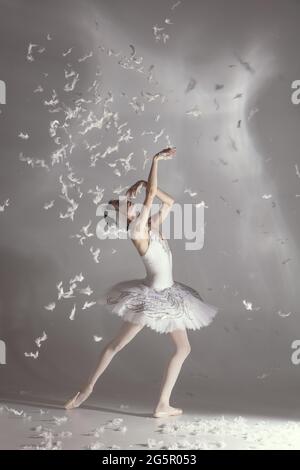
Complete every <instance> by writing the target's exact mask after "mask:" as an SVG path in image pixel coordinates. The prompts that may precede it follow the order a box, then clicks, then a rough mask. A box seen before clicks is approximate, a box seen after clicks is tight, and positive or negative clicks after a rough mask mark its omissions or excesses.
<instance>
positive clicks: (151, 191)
mask: <svg viewBox="0 0 300 470" xmlns="http://www.w3.org/2000/svg"><path fill="white" fill-rule="evenodd" d="M158 161H159V154H156V155H154V157H153V160H152V165H151V169H150V173H149V177H148V181H147V186H146V197H145V200H144V203H143V207H142V210H141V212H140V214H139V216H138V217H137V219H136V223H135V231H136V230H137V232H138V233H139V235H140V237H141V238H144V236H145V232H146V229H147V228H148V218H149V214H150V211H151V206H152V204H153V200H154V198H155V196H156V192H157V168H158Z"/></svg>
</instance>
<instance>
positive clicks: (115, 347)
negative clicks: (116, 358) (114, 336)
mask: <svg viewBox="0 0 300 470" xmlns="http://www.w3.org/2000/svg"><path fill="white" fill-rule="evenodd" d="M126 344H127V343H124V342H123V341H111V342H110V343H109V344H108V345H107V346H106V350H107V351H108V352H110V353H111V354H112V355H114V354H117V353H118V352H119V351H121V349H123V348H124V346H126Z"/></svg>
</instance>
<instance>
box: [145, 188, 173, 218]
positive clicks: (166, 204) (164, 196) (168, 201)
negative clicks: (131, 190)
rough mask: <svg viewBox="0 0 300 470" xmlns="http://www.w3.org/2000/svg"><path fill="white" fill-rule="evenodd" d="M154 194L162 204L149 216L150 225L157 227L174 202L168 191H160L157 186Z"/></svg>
mask: <svg viewBox="0 0 300 470" xmlns="http://www.w3.org/2000/svg"><path fill="white" fill-rule="evenodd" d="M146 184H147V182H146ZM156 196H157V197H158V199H160V200H161V201H162V206H161V207H160V209H159V211H158V212H156V214H154V215H152V216H151V225H152V227H158V226H159V225H160V224H162V223H163V221H164V220H165V218H166V217H167V215H168V214H169V212H170V210H171V208H172V206H173V204H174V202H175V201H174V199H173V198H172V197H171V196H170V195H169V194H168V193H166V192H165V191H162V190H161V189H159V188H157V191H156Z"/></svg>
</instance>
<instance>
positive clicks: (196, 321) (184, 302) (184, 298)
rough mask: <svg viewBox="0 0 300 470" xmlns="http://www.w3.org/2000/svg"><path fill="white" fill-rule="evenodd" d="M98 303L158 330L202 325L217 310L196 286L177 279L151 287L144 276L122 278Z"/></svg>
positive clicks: (209, 320) (137, 322)
mask: <svg viewBox="0 0 300 470" xmlns="http://www.w3.org/2000/svg"><path fill="white" fill-rule="evenodd" d="M99 303H100V304H104V305H105V307H106V309H107V310H108V311H110V312H111V313H114V314H116V315H118V316H119V317H122V318H123V319H124V320H126V321H129V322H132V323H136V324H141V325H146V326H148V327H150V328H151V329H153V330H155V331H157V332H159V333H169V332H170V331H173V330H177V329H185V328H186V329H192V330H197V329H200V328H202V327H204V326H207V325H209V324H210V322H211V321H212V319H213V318H214V316H215V315H216V314H217V312H218V308H217V307H215V306H213V305H210V304H208V303H206V302H204V301H203V299H202V297H201V296H200V294H199V293H198V292H197V291H196V290H195V289H193V288H191V287H189V286H187V285H185V284H183V283H181V282H176V281H175V282H174V283H173V285H172V286H171V287H167V288H165V289H162V290H157V289H154V288H153V287H149V286H148V285H147V283H146V281H145V280H143V279H133V280H130V281H125V282H120V283H118V284H115V285H114V286H112V287H111V288H110V289H109V290H108V291H107V292H106V293H105V294H104V295H103V296H102V298H101V299H99Z"/></svg>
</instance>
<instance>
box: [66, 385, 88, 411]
mask: <svg viewBox="0 0 300 470" xmlns="http://www.w3.org/2000/svg"><path fill="white" fill-rule="evenodd" d="M92 391H93V386H92V385H89V386H88V387H86V388H85V389H84V391H82V392H77V393H76V395H75V397H73V398H71V400H69V401H67V403H66V404H65V409H66V410H71V409H73V408H78V407H79V406H80V405H81V403H83V402H84V401H85V400H87V399H88V397H89V396H90V394H91V393H92ZM80 395H81V397H80Z"/></svg>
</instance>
